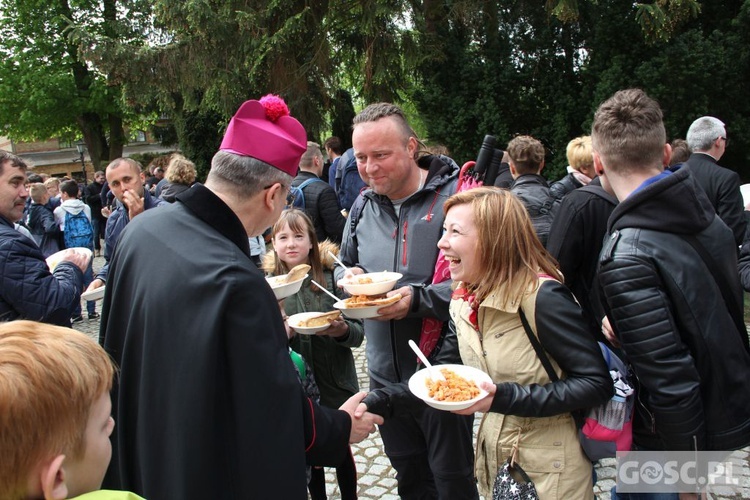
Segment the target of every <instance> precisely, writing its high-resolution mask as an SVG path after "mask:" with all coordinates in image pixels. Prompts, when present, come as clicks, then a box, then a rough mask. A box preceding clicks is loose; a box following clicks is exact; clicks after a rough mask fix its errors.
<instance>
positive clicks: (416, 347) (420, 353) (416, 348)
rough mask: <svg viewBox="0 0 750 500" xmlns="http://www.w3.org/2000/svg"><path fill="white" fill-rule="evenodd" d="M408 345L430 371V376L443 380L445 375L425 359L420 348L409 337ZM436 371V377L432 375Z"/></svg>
mask: <svg viewBox="0 0 750 500" xmlns="http://www.w3.org/2000/svg"><path fill="white" fill-rule="evenodd" d="M409 347H411V350H412V351H414V352H415V353H416V355H417V356H418V357H419V359H420V360H421V361H422V363H423V364H424V365H425V366H426V367H427V369H428V370H429V371H430V378H432V379H438V380H445V377H444V376H443V374H442V372H441V371H440V370H438V369H436V368H435V367H433V366H432V363H430V362H429V361H427V358H426V357H425V355H424V353H423V352H422V350H421V349H420V348H419V346H418V345H417V343H416V342H414V341H413V340H411V339H409ZM436 373H437V377H435V376H434V375H435V374H436Z"/></svg>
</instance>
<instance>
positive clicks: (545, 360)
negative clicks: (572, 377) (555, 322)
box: [518, 307, 560, 382]
mask: <svg viewBox="0 0 750 500" xmlns="http://www.w3.org/2000/svg"><path fill="white" fill-rule="evenodd" d="M518 315H519V316H520V317H521V323H522V324H523V329H524V331H525V332H526V336H527V337H528V338H529V342H531V346H532V347H533V348H534V351H535V352H536V355H537V357H538V358H539V361H541V362H542V366H543V367H544V370H545V371H546V372H547V376H548V377H549V379H550V380H551V381H552V382H557V381H558V380H560V377H558V376H557V373H555V369H554V368H552V363H551V362H550V360H549V357H547V353H545V352H544V348H543V347H542V344H541V343H540V342H539V339H538V338H537V337H536V335H534V332H533V331H532V330H531V325H529V321H528V320H527V319H526V315H525V314H524V312H523V309H522V308H520V307H519V308H518Z"/></svg>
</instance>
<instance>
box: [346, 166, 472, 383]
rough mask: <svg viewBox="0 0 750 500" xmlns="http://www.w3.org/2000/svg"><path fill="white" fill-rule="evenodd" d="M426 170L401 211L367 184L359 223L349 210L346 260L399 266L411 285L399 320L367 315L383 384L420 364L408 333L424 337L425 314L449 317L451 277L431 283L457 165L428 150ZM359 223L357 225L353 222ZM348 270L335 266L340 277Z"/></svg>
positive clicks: (370, 360)
mask: <svg viewBox="0 0 750 500" xmlns="http://www.w3.org/2000/svg"><path fill="white" fill-rule="evenodd" d="M418 164H419V166H420V168H422V169H424V170H427V178H426V181H425V185H424V187H423V188H422V189H421V190H420V191H418V192H417V193H415V194H413V195H412V196H411V197H410V198H408V199H407V200H406V201H404V202H403V204H402V205H401V210H400V215H399V216H396V212H395V210H394V208H393V204H392V203H391V201H390V200H389V199H388V198H387V197H385V196H380V195H376V194H375V193H373V192H372V190H370V189H368V190H366V191H364V192H363V193H362V194H360V198H363V200H359V199H358V200H357V201H355V203H354V206H356V205H357V204H359V203H361V202H362V201H364V206H363V207H362V210H361V213H359V216H358V217H357V223H356V225H354V224H352V220H351V219H352V216H353V215H355V208H354V206H353V207H352V210H351V211H350V214H349V219H348V220H347V224H346V227H345V228H344V236H343V241H342V244H341V251H340V255H339V256H340V258H341V260H342V261H343V262H344V264H346V265H347V266H358V267H361V268H362V269H364V270H365V271H366V272H378V271H395V272H399V273H401V274H403V278H401V280H399V282H398V283H397V284H396V288H400V287H402V286H405V285H411V288H412V304H411V311H410V312H409V314H408V315H407V316H406V318H404V319H402V320H398V321H394V320H391V321H375V320H365V337H366V338H367V348H366V351H367V364H368V367H369V371H370V376H371V377H372V378H373V379H374V380H376V381H377V382H379V383H381V384H388V383H392V382H401V381H407V380H409V377H411V375H412V374H414V372H415V371H416V368H417V358H416V356H415V355H414V352H413V351H412V350H411V349H410V348H409V346H408V344H407V342H408V341H409V339H412V340H414V341H415V342H418V341H419V335H420V331H421V328H422V318H425V317H433V318H437V319H439V320H441V321H448V319H449V318H450V315H449V313H448V304H449V302H450V296H451V289H450V287H451V283H452V282H451V280H448V281H445V282H443V283H439V284H435V285H432V284H431V283H432V277H433V274H434V271H435V262H436V260H437V256H438V248H437V242H438V240H439V239H440V236H441V235H442V232H443V219H444V217H443V203H445V200H446V199H448V197H449V196H450V195H452V194H453V193H454V192H455V191H456V182H457V179H458V171H459V168H458V165H456V163H455V162H454V161H453V160H451V159H450V158H448V157H445V156H425V157H422V158H420V159H419V160H418ZM353 225H354V226H355V227H352V226H353ZM343 275H344V270H343V269H342V268H340V267H338V268H336V280H337V281H338V280H339V279H341V278H342V277H343Z"/></svg>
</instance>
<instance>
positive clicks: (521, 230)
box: [443, 187, 562, 304]
mask: <svg viewBox="0 0 750 500" xmlns="http://www.w3.org/2000/svg"><path fill="white" fill-rule="evenodd" d="M466 204H468V205H470V206H471V209H472V213H473V215H474V225H475V226H476V228H477V251H478V252H479V259H478V260H479V262H481V263H482V265H483V266H484V269H483V271H482V274H481V278H480V279H479V281H478V282H477V283H472V284H470V285H471V287H472V289H473V292H474V293H475V295H476V298H477V300H478V301H479V302H481V301H482V300H484V299H485V298H487V296H489V294H490V293H491V292H493V291H494V290H496V289H498V288H499V287H500V286H501V285H504V288H503V290H504V292H503V295H502V296H501V297H500V300H501V301H502V303H504V304H509V303H511V302H513V301H515V300H518V299H520V298H521V297H522V296H523V295H524V294H525V293H526V292H527V291H529V290H533V287H534V286H536V283H537V281H538V275H539V273H544V274H549V275H550V276H552V277H554V278H557V279H559V280H562V275H561V274H560V271H558V270H557V263H556V262H555V259H554V258H553V257H552V256H551V255H550V254H549V253H548V252H547V250H545V248H544V246H543V245H542V243H541V242H540V241H539V238H538V237H537V235H536V232H535V231H534V227H533V226H532V225H531V219H529V214H528V213H527V212H526V208H525V207H524V206H523V203H521V202H520V201H519V200H518V199H517V198H516V196H515V195H514V194H513V193H511V192H510V191H507V190H504V189H497V188H494V187H481V188H475V189H469V190H467V191H462V192H460V193H456V194H454V195H453V196H451V197H450V198H448V200H446V202H445V205H443V211H444V212H445V213H446V214H447V213H448V211H449V210H450V209H451V208H453V207H455V206H458V205H466Z"/></svg>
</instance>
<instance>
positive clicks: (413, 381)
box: [409, 365, 492, 411]
mask: <svg viewBox="0 0 750 500" xmlns="http://www.w3.org/2000/svg"><path fill="white" fill-rule="evenodd" d="M432 370H440V372H441V373H442V374H443V376H444V377H445V378H446V380H445V381H441V380H439V379H438V377H437V375H435V377H434V378H433V376H432V375H431V373H430V372H431V370H430V369H427V368H424V369H422V370H419V371H418V372H417V373H415V374H414V375H412V376H411V378H410V379H409V390H410V391H411V392H412V394H414V395H415V396H417V397H418V398H419V399H421V400H422V401H424V402H425V403H427V404H428V405H429V406H432V407H433V408H437V409H438V410H446V411H453V410H463V409H466V408H468V407H470V406H471V405H473V404H474V403H476V402H477V401H479V400H480V399H482V398H484V397H485V396H487V394H488V393H487V391H485V390H484V389H482V388H481V385H480V383H481V382H489V383H492V379H491V378H490V376H489V375H487V374H486V373H484V372H483V371H482V370H479V369H477V368H473V367H471V366H466V365H435V366H433V367H432Z"/></svg>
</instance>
